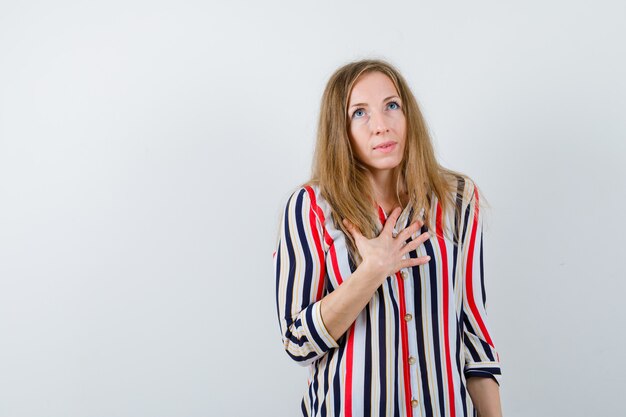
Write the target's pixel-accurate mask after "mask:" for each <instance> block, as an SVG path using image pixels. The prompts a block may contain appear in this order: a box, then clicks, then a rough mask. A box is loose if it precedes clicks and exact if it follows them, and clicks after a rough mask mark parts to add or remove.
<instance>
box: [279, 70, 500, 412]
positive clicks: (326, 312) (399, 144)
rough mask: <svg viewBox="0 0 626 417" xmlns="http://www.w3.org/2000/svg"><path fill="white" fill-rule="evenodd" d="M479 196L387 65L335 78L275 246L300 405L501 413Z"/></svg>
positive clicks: (310, 408)
mask: <svg viewBox="0 0 626 417" xmlns="http://www.w3.org/2000/svg"><path fill="white" fill-rule="evenodd" d="M480 201H481V197H480V194H479V192H478V188H477V187H476V186H475V185H474V183H473V182H472V181H471V180H470V179H469V178H468V177H466V176H464V175H462V174H459V173H456V172H453V171H450V170H448V169H445V168H443V167H442V166H440V165H439V164H438V162H437V160H436V159H435V156H434V152H433V147H432V143H431V140H430V138H429V135H428V131H427V128H426V124H425V122H424V120H423V117H422V114H421V112H420V110H419V107H418V105H417V102H416V100H415V98H414V96H413V94H412V93H411V91H410V89H409V87H408V85H407V83H406V81H405V80H404V79H403V78H402V76H401V75H400V74H399V72H398V71H397V70H396V69H395V68H394V67H393V66H391V65H390V64H388V63H386V62H383V61H378V60H364V61H358V62H354V63H351V64H348V65H345V66H343V67H341V68H339V69H338V70H337V71H336V72H335V73H334V74H333V75H332V77H331V78H330V80H329V81H328V84H327V86H326V89H325V91H324V95H323V98H322V105H321V112H320V119H319V126H318V136H317V145H316V151H315V157H314V161H313V175H312V178H311V180H310V181H309V182H308V183H307V184H305V185H304V186H302V187H300V188H299V189H298V190H296V191H295V192H294V193H293V194H292V195H291V197H290V198H289V200H288V202H287V205H286V209H285V212H284V216H283V218H282V221H281V224H280V233H279V239H278V244H277V249H276V252H275V254H274V264H275V271H276V301H277V309H278V315H279V321H280V327H281V330H282V334H283V343H284V347H285V350H286V351H287V354H288V355H289V356H290V357H291V358H293V359H294V360H295V361H296V362H298V363H299V364H301V365H304V366H308V368H309V371H310V373H309V381H308V389H307V391H306V393H305V395H304V398H303V400H302V404H301V409H302V414H303V415H305V416H346V417H350V416H354V417H356V416H389V417H392V416H463V417H467V416H472V415H474V410H477V412H478V415H479V416H481V417H485V416H500V415H501V409H500V397H499V379H500V365H499V357H498V353H497V352H496V350H495V347H494V343H493V339H492V336H491V333H490V331H489V327H488V325H487V316H486V313H485V288H484V280H483V268H482V266H483V263H482V255H483V253H482V252H483V246H482V216H481V209H480Z"/></svg>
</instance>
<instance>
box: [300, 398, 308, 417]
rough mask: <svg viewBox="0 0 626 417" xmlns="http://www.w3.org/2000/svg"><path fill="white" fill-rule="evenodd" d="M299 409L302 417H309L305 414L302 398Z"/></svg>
mask: <svg viewBox="0 0 626 417" xmlns="http://www.w3.org/2000/svg"><path fill="white" fill-rule="evenodd" d="M300 409H301V410H302V416H303V417H309V414H308V413H307V412H306V406H305V405H304V398H302V402H301V403H300Z"/></svg>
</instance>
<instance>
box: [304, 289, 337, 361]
mask: <svg viewBox="0 0 626 417" xmlns="http://www.w3.org/2000/svg"><path fill="white" fill-rule="evenodd" d="M303 324H304V331H305V332H306V335H307V339H308V340H309V341H310V342H311V343H312V344H313V346H314V348H315V351H316V352H317V353H318V354H322V353H325V352H327V351H329V350H330V349H332V348H336V347H339V345H338V344H337V342H336V341H335V339H333V337H332V336H331V335H330V333H329V332H328V329H326V326H325V325H324V322H323V321H322V312H321V309H320V302H319V301H318V302H316V303H313V304H312V305H310V306H309V307H308V308H307V309H306V311H305V313H304V321H303Z"/></svg>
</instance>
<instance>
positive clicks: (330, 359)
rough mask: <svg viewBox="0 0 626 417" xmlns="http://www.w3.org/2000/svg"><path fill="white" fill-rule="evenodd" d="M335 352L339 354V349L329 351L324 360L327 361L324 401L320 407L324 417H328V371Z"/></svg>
mask: <svg viewBox="0 0 626 417" xmlns="http://www.w3.org/2000/svg"><path fill="white" fill-rule="evenodd" d="M335 352H337V349H331V350H329V351H328V353H327V354H326V356H325V359H324V360H325V361H326V362H325V364H324V399H323V400H322V404H321V405H320V412H321V414H322V417H326V415H327V412H326V408H327V407H328V403H326V400H328V371H329V369H330V366H329V365H330V362H331V361H332V359H333V355H334V354H335Z"/></svg>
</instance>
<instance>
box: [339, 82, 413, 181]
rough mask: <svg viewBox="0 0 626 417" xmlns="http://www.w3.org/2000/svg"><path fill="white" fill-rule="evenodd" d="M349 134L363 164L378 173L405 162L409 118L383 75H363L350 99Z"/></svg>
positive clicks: (397, 95) (353, 148) (354, 149)
mask: <svg viewBox="0 0 626 417" xmlns="http://www.w3.org/2000/svg"><path fill="white" fill-rule="evenodd" d="M348 120H349V127H348V135H349V137H350V143H351V144H352V150H353V151H354V153H355V154H356V157H357V159H358V160H359V161H361V163H363V164H365V166H367V167H368V168H369V169H370V171H371V172H372V173H373V174H375V173H376V172H377V171H384V170H391V169H393V168H395V167H397V166H398V165H400V162H402V156H403V155H404V146H405V142H406V119H405V117H404V111H403V109H402V102H401V101H400V95H399V94H398V91H397V90H396V87H395V85H394V84H393V82H392V81H391V79H390V78H389V77H388V76H386V75H385V74H383V73H382V72H370V73H367V74H364V75H362V76H360V77H359V78H358V79H357V81H356V83H355V84H354V87H353V88H352V92H351V93H350V97H349V98H348Z"/></svg>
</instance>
